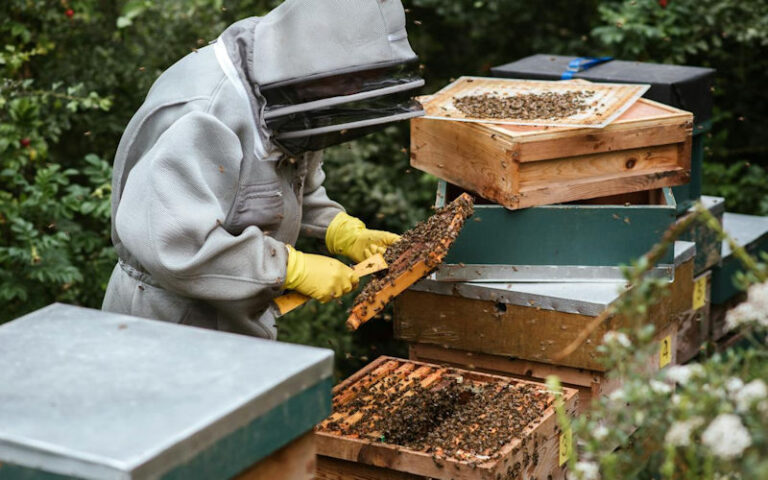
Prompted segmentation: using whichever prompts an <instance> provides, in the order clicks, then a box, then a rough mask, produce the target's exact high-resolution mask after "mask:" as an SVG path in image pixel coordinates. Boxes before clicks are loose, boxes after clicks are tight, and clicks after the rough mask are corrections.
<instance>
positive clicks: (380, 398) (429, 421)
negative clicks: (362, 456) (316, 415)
mask: <svg viewBox="0 0 768 480" xmlns="http://www.w3.org/2000/svg"><path fill="white" fill-rule="evenodd" d="M403 381H404V380H403V378H402V377H398V376H397V375H394V374H393V375H389V376H385V377H384V378H381V379H379V380H378V381H377V382H376V383H375V384H372V385H365V386H361V385H358V384H352V385H350V386H349V387H347V389H345V391H342V392H339V393H337V398H339V399H341V398H342V397H346V398H348V400H347V401H344V402H341V401H338V402H337V401H335V402H334V415H333V416H332V418H334V420H333V421H331V422H328V423H326V424H325V425H324V426H323V427H321V430H325V431H328V432H334V433H336V434H340V435H344V436H352V437H355V438H364V439H368V440H371V441H375V442H385V443H388V444H392V445H397V446H399V447H405V448H407V449H411V450H416V451H420V452H424V453H427V454H430V455H431V456H432V458H433V460H434V461H435V463H436V464H440V463H441V462H440V461H441V460H445V459H447V458H453V459H457V460H465V461H469V462H471V463H473V464H476V463H482V462H484V461H487V460H490V459H494V458H498V457H499V456H500V455H501V449H502V447H504V446H505V445H507V444H509V443H510V442H511V441H512V440H514V439H515V438H523V439H525V438H526V434H527V430H526V429H527V428H528V427H529V426H531V425H532V424H533V423H534V422H535V421H536V420H538V419H540V418H541V416H542V414H543V412H544V410H545V409H546V408H547V407H548V406H549V405H550V404H551V402H552V396H551V395H550V394H549V393H548V392H547V391H546V389H544V388H539V387H537V386H535V385H531V384H528V383H517V382H515V381H509V382H508V383H507V382H496V383H493V382H490V383H489V382H480V381H475V380H470V379H467V378H464V377H463V376H462V375H461V374H460V372H458V371H454V370H452V369H446V370H445V373H444V374H442V375H441V376H440V378H439V380H436V381H435V382H434V383H432V384H430V385H428V386H426V387H424V386H422V385H421V384H419V383H413V384H410V385H407V386H404V384H403ZM352 395H354V398H350V397H351V396H352ZM350 419H354V420H350ZM523 445H525V443H524V444H523ZM531 460H533V461H537V459H526V462H525V463H526V464H527V463H529V461H531Z"/></svg>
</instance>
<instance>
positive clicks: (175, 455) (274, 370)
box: [0, 304, 332, 479]
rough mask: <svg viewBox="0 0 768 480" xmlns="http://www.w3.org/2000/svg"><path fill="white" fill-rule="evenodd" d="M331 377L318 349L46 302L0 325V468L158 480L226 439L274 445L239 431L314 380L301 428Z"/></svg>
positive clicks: (322, 404)
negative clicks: (243, 436)
mask: <svg viewBox="0 0 768 480" xmlns="http://www.w3.org/2000/svg"><path fill="white" fill-rule="evenodd" d="M331 373H332V352H330V351H329V350H324V349H317V348H309V347H303V346H296V345H289V344H283V343H278V342H270V341H265V340H261V339H256V338H251V337H246V336H241V335H234V334H228V333H221V332H214V331H208V330H202V329H197V328H192V327H182V326H178V325H173V324H168V323H164V322H157V321H152V320H144V319H138V318H133V317H129V316H124V315H115V314H110V313H105V312H101V311H98V310H89V309H83V308H77V307H72V306H67V305H61V304H56V305H51V306H49V307H47V308H44V309H42V310H38V311H37V312H34V313H32V314H29V315H27V316H25V317H22V318H20V319H18V320H16V321H13V322H10V323H7V324H5V325H3V326H2V327H0V470H1V469H2V468H7V467H8V464H12V465H16V466H18V467H21V468H27V469H33V470H37V469H40V470H45V471H47V472H53V473H58V474H61V475H66V476H75V477H80V478H99V479H134V478H159V477H161V476H163V475H165V474H167V473H168V472H169V471H172V470H173V469H175V468H177V467H179V466H181V465H182V464H185V463H186V462H190V461H191V460H192V459H193V458H195V456H196V455H197V454H199V453H201V452H205V453H206V455H209V454H210V453H211V451H212V450H213V449H214V447H215V446H217V445H221V443H220V442H221V441H222V440H225V439H226V438H227V436H228V435H230V434H237V433H239V432H243V431H245V432H248V433H249V434H250V435H251V438H253V437H259V438H261V437H268V440H269V441H273V442H275V441H276V440H275V439H276V438H277V437H279V435H280V433H282V432H278V433H275V432H274V431H271V432H261V431H258V430H254V431H251V430H248V428H250V426H252V425H255V424H257V423H253V422H259V421H261V420H262V419H264V418H266V417H269V415H271V414H273V412H275V411H281V409H284V408H285V405H286V404H287V402H290V401H292V400H293V399H295V398H297V396H298V397H301V398H305V397H302V395H304V394H305V392H314V391H316V390H317V387H318V386H320V387H322V388H324V389H325V390H326V391H324V392H323V393H322V395H319V396H317V397H315V398H320V400H316V401H315V403H312V402H311V401H310V402H308V404H307V405H304V407H305V410H304V411H309V412H314V413H312V414H309V415H306V417H314V416H316V417H317V418H305V419H304V423H306V426H303V425H302V426H301V428H303V429H304V430H303V431H306V430H308V429H310V428H311V427H312V426H313V425H314V424H315V423H317V422H318V421H319V420H321V419H322V418H324V417H325V416H326V414H327V413H328V411H329V410H330V385H331V381H330V376H331ZM297 421H298V420H297ZM273 430H274V429H273ZM278 430H279V429H278ZM285 430H286V431H288V430H289V426H287V425H286V429H285ZM287 441H290V439H287V440H286V442H287ZM230 445H231V444H230ZM240 445H243V443H239V444H237V446H240ZM251 445H253V444H251ZM279 446H282V445H275V448H278V447H279ZM259 447H260V448H261V449H262V452H261V453H264V448H269V447H270V446H269V445H267V446H266V447H265V446H264V444H263V442H262V443H261V444H259ZM241 448H243V447H241ZM231 450H232V449H230V452H228V454H229V455H230V458H231V455H232V452H231ZM235 450H236V449H235ZM256 450H258V449H256ZM256 453H258V452H256V451H254V449H251V451H248V452H244V453H243V455H245V456H246V457H247V456H248V455H251V458H242V459H243V460H244V461H248V462H251V463H248V465H250V464H252V463H255V461H257V460H259V458H252V457H253V455H254V454H256ZM268 453H271V452H267V453H266V454H268ZM210 458H212V457H211V456H210V455H209V456H208V460H210ZM232 468H235V467H232ZM10 473H11V475H12V473H13V472H10ZM222 473H223V472H222ZM233 473H237V472H233ZM201 475H202V476H204V475H205V474H204V473H197V474H196V476H198V477H199V476H201ZM182 476H184V475H182ZM193 476H195V475H193ZM0 477H3V472H2V471H0ZM184 477H185V478H191V477H190V476H184Z"/></svg>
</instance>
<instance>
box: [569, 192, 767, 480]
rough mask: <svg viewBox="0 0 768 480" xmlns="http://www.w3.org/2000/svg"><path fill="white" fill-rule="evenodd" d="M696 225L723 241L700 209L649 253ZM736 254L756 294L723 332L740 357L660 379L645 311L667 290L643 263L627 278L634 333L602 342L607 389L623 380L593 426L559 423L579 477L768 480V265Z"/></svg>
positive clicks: (602, 402)
mask: <svg viewBox="0 0 768 480" xmlns="http://www.w3.org/2000/svg"><path fill="white" fill-rule="evenodd" d="M693 221H697V222H703V223H705V224H706V225H708V226H711V227H713V228H714V229H715V230H716V231H717V232H718V233H719V234H720V235H723V233H724V232H722V229H721V228H720V227H719V226H718V222H717V220H716V219H715V218H714V217H712V216H711V215H710V214H709V213H708V212H707V211H706V209H704V207H702V206H699V207H698V210H697V213H696V214H695V216H692V217H688V218H687V219H685V220H681V221H680V222H679V223H678V225H677V226H676V227H674V228H673V230H671V231H670V232H668V233H667V235H666V236H665V239H664V241H663V242H662V244H661V245H659V246H657V247H655V248H654V252H652V253H651V254H652V255H653V254H656V253H663V251H664V249H667V248H672V245H673V242H674V241H675V239H676V238H677V236H678V234H679V232H681V231H683V230H684V229H685V228H687V227H686V226H685V225H683V222H689V223H690V222H693ZM725 240H726V241H728V242H732V239H730V238H726V239H725ZM734 253H735V255H736V257H737V258H738V259H739V260H740V261H741V262H742V263H743V265H744V268H745V270H747V272H748V274H749V275H747V276H744V278H745V279H746V278H751V281H752V282H753V283H754V285H753V286H752V287H751V288H750V290H749V294H748V295H749V296H748V300H747V302H745V303H744V304H742V305H740V306H739V307H737V308H736V309H735V310H733V311H731V312H729V313H728V316H727V323H728V325H729V327H730V328H731V329H733V330H738V331H739V332H740V333H741V334H742V335H744V336H745V338H746V340H745V341H744V342H742V344H741V345H740V346H739V347H738V349H735V350H730V351H728V352H726V353H724V354H715V355H713V356H711V357H709V358H706V359H704V360H702V361H701V362H700V363H691V364H688V365H685V366H669V367H666V368H664V369H662V370H661V371H656V372H654V371H651V370H652V369H649V368H648V365H649V364H653V363H654V362H655V360H653V359H654V357H655V358H658V357H659V343H658V342H657V341H654V338H657V337H656V336H655V334H656V332H654V326H653V325H651V324H647V323H646V322H645V321H644V318H645V313H646V311H645V310H646V309H647V306H649V305H652V304H653V303H655V302H657V301H658V299H659V298H660V296H661V295H663V294H665V291H666V290H667V289H668V288H669V286H668V284H667V285H664V284H662V283H660V282H658V280H655V279H652V278H646V276H645V272H646V271H647V267H648V264H645V263H643V262H639V263H638V264H636V265H634V266H633V268H631V269H628V270H627V279H628V281H629V283H631V284H632V285H633V288H632V289H631V290H630V291H629V293H628V294H627V295H625V296H624V297H625V298H624V299H623V300H622V302H621V303H620V304H618V305H617V306H616V308H615V311H616V312H617V313H619V314H621V315H623V316H625V317H626V318H629V319H634V320H635V321H634V323H633V326H632V327H630V328H626V329H623V330H621V331H612V332H609V333H608V334H606V335H605V337H604V338H603V343H602V345H601V346H600V347H599V349H598V350H599V351H600V352H601V353H602V354H603V357H602V358H603V361H604V363H605V366H606V368H607V369H608V370H609V374H608V382H611V381H612V380H618V379H621V385H620V387H619V388H617V389H616V390H615V391H613V392H611V393H610V394H609V395H608V396H602V397H600V398H599V399H597V401H595V402H593V408H592V412H591V414H590V415H589V417H587V416H582V417H579V418H578V419H577V420H576V421H574V422H569V421H567V420H566V419H560V422H561V425H563V428H572V429H573V431H574V434H575V440H576V441H577V442H578V444H579V445H580V448H579V452H578V453H577V456H578V459H579V461H578V462H575V461H574V460H575V459H571V462H572V463H571V465H572V467H573V468H572V471H573V473H574V476H575V477H576V478H578V479H580V480H594V479H597V478H602V479H604V480H613V479H616V480H618V479H651V478H664V479H686V480H688V479H691V480H693V479H702V480H703V479H711V478H765V476H766V474H768V460H766V459H767V458H768V455H767V454H768V435H766V431H768V387H767V386H766V384H765V379H766V378H768V361H766V359H767V358H768V345H767V344H766V341H765V340H766V335H767V334H768V270H767V268H768V265H766V264H764V263H759V262H758V261H757V259H754V258H751V257H749V255H747V254H746V252H744V251H743V249H740V248H737V249H735V250H734ZM650 264H652V262H651V263H650ZM638 306H643V307H644V308H638ZM581 338H586V337H583V336H582V337H581ZM628 407H629V408H628Z"/></svg>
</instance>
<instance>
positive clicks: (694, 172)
mask: <svg viewBox="0 0 768 480" xmlns="http://www.w3.org/2000/svg"><path fill="white" fill-rule="evenodd" d="M711 127H712V122H710V121H709V120H707V121H706V122H704V123H696V126H694V127H693V139H692V141H691V181H690V182H689V183H686V184H685V185H678V186H677V187H672V193H674V194H675V200H676V201H677V213H678V214H683V213H685V212H686V211H687V210H688V209H689V208H690V207H691V206H693V204H694V203H695V202H696V201H697V200H698V199H699V197H701V184H702V178H703V169H704V158H705V155H704V138H705V136H706V134H707V133H709V131H710V129H711Z"/></svg>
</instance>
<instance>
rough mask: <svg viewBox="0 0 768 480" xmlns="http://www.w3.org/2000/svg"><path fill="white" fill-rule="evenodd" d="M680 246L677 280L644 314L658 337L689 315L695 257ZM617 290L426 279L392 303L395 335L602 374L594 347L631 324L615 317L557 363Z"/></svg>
mask: <svg viewBox="0 0 768 480" xmlns="http://www.w3.org/2000/svg"><path fill="white" fill-rule="evenodd" d="M677 246H679V248H678V250H679V252H678V255H677V259H676V260H677V266H676V268H675V280H674V281H673V282H672V283H671V284H670V286H669V291H668V294H667V295H665V296H664V297H662V299H661V300H660V301H659V302H658V303H657V304H655V305H653V306H652V307H651V308H650V309H649V312H648V314H647V322H648V323H652V324H653V325H654V326H655V327H656V332H662V331H665V330H667V329H668V328H669V327H670V325H672V324H676V323H677V321H678V319H679V317H680V316H681V315H684V314H685V313H686V312H689V311H690V310H692V305H693V287H694V283H693V278H694V277H693V266H694V259H693V252H694V248H695V247H694V246H693V244H691V243H690V242H677ZM620 290H621V285H620V284H605V283H603V284H565V283H563V284H554V283H552V284H529V283H524V284H495V283H461V282H459V283H450V282H437V281H431V280H429V281H423V282H421V283H420V284H417V285H416V286H415V287H414V288H412V289H411V290H408V291H407V292H405V293H404V294H402V295H401V296H400V297H398V298H397V299H396V301H395V318H394V320H395V325H394V328H395V337H396V338H398V339H400V340H403V341H406V342H408V343H410V344H424V345H432V346H437V347H439V348H442V349H456V350H461V351H469V352H475V353H484V354H489V355H499V356H503V357H510V358H515V359H520V360H525V361H531V362H538V363H541V364H547V365H557V366H562V367H569V368H576V369H584V370H590V371H595V372H602V371H605V367H604V365H603V364H602V363H601V361H600V355H599V353H598V350H597V348H598V346H599V345H600V343H601V342H602V338H603V335H604V334H605V333H606V332H608V331H609V330H612V329H618V328H623V327H626V326H628V325H630V320H629V319H627V318H625V317H624V316H621V315H616V316H613V317H612V318H610V319H609V320H608V321H606V322H603V324H602V325H601V326H600V327H599V328H597V329H596V330H595V331H594V332H593V333H592V334H591V335H590V337H589V338H588V341H587V342H585V343H584V344H582V345H581V346H580V347H579V348H578V349H577V350H576V351H574V352H573V353H572V354H571V355H569V356H567V357H565V358H563V359H558V360H555V358H554V357H555V355H556V354H558V353H559V352H560V351H562V350H563V349H564V348H565V347H566V346H567V345H569V344H570V343H571V341H572V340H573V339H574V338H575V337H576V335H577V334H578V333H579V331H580V330H581V329H582V328H584V327H585V326H586V325H588V324H589V323H590V322H591V321H592V320H593V319H594V318H595V317H597V316H598V315H600V314H601V313H602V312H603V311H604V310H605V309H606V308H608V307H609V305H611V304H612V303H614V302H615V301H617V300H618V299H619V298H620V296H621V295H622V294H621V292H620Z"/></svg>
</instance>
